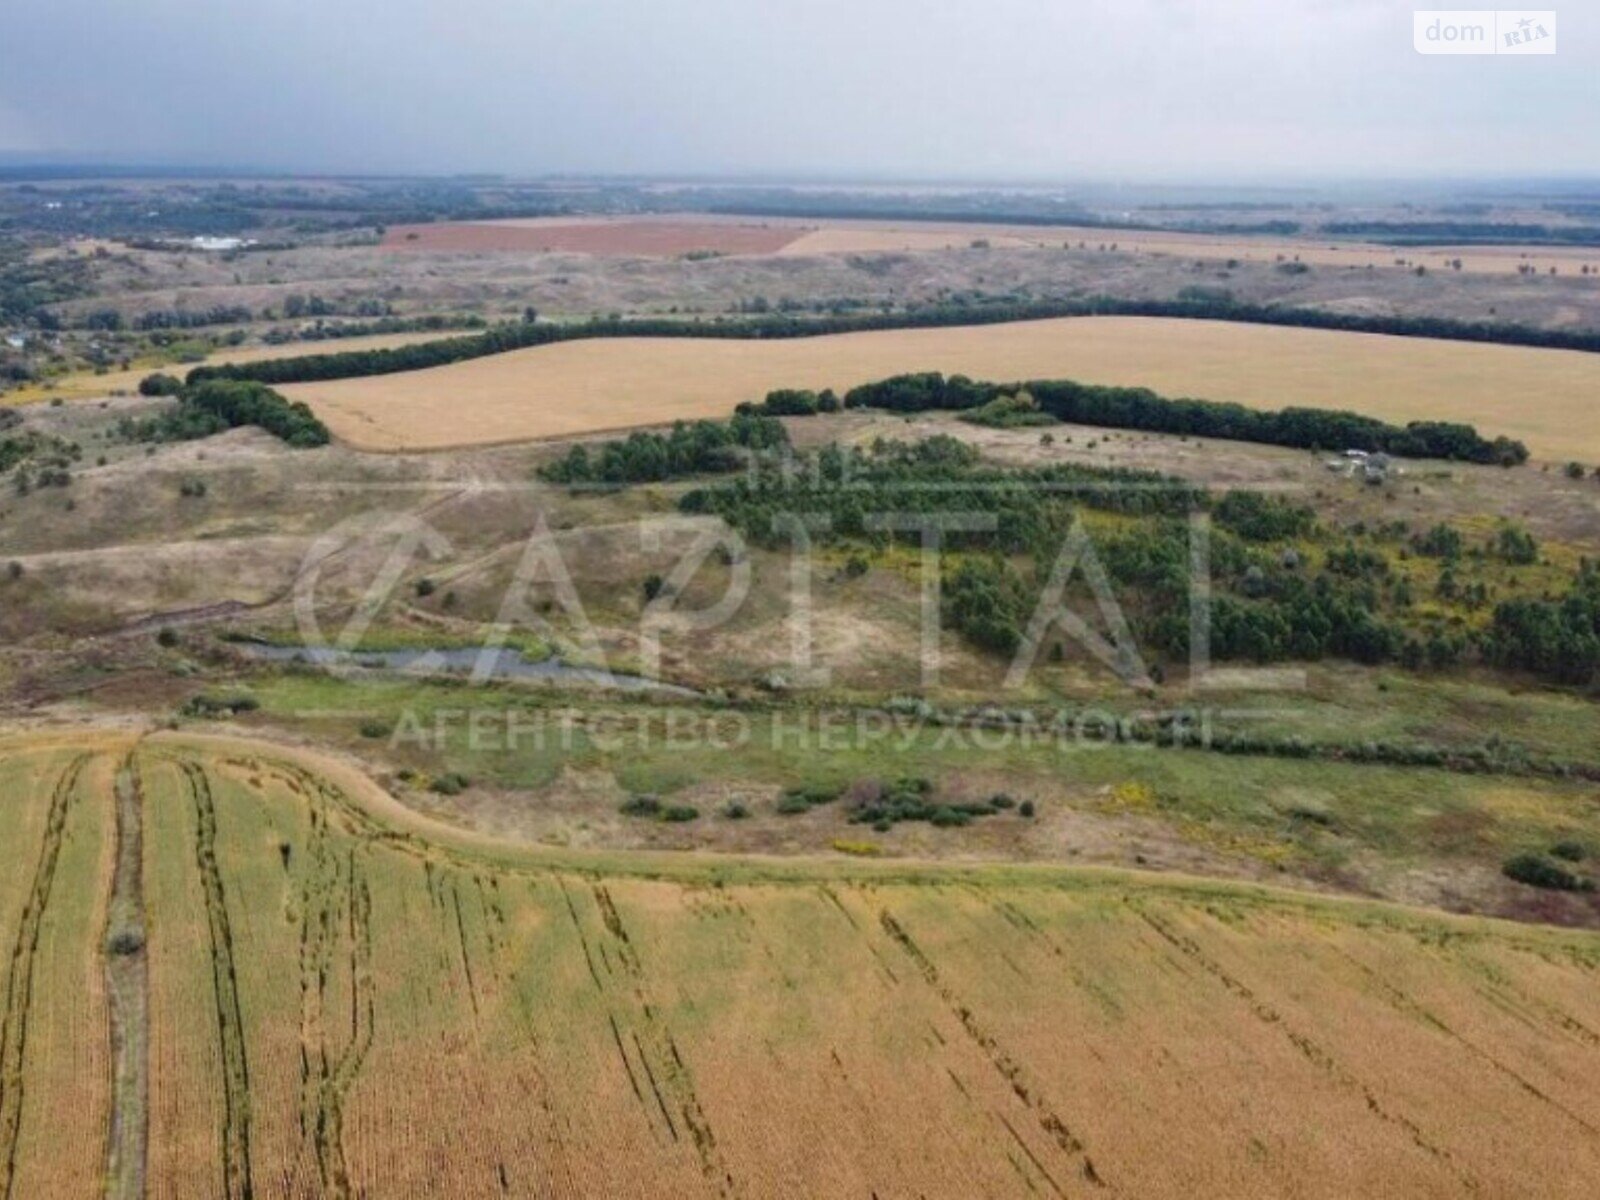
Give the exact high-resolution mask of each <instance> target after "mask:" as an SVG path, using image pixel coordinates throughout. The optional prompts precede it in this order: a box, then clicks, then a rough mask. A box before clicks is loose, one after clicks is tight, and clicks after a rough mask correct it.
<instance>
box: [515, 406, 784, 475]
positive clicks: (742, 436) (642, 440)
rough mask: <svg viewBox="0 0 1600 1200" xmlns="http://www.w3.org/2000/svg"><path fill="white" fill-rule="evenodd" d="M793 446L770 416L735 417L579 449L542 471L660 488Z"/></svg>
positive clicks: (678, 425)
mask: <svg viewBox="0 0 1600 1200" xmlns="http://www.w3.org/2000/svg"><path fill="white" fill-rule="evenodd" d="M788 444H789V436H788V434H787V433H785V432H784V428H783V425H782V424H781V423H780V422H778V421H776V420H774V419H773V418H771V417H762V416H748V415H745V414H737V415H735V416H734V417H733V418H732V419H731V420H728V421H695V422H693V423H689V422H684V421H680V422H678V423H677V424H676V425H674V426H673V427H672V431H671V432H670V433H666V434H660V433H642V432H641V433H633V434H630V435H629V436H628V437H626V438H624V439H622V440H620V441H612V442H604V443H601V444H600V445H599V446H596V447H594V448H593V449H591V448H590V447H588V446H584V445H577V446H574V447H573V448H572V449H571V450H569V451H568V452H567V454H566V455H565V457H563V458H560V459H558V460H557V461H555V462H553V463H551V464H550V465H549V466H547V467H545V468H544V469H543V470H541V471H540V475H542V476H543V477H544V478H545V479H548V480H550V481H551V482H553V483H659V482H661V481H663V480H667V479H681V478H683V477H685V476H690V475H706V474H711V473H713V472H718V471H732V470H735V469H737V468H738V467H740V466H741V465H743V463H744V462H745V461H746V457H747V455H748V454H749V453H759V452H762V451H769V450H776V449H779V448H781V447H783V446H787V445H788Z"/></svg>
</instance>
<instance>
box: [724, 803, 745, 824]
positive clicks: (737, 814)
mask: <svg viewBox="0 0 1600 1200" xmlns="http://www.w3.org/2000/svg"><path fill="white" fill-rule="evenodd" d="M722 815H723V816H724V817H726V818H727V819H728V820H730V821H742V820H744V819H745V818H746V817H748V816H749V815H750V809H749V807H748V806H746V805H745V804H744V803H743V802H741V801H739V800H732V801H729V802H728V803H727V804H726V805H724V806H723V809H722Z"/></svg>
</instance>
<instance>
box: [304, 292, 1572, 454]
mask: <svg viewBox="0 0 1600 1200" xmlns="http://www.w3.org/2000/svg"><path fill="white" fill-rule="evenodd" d="M929 370H940V371H945V372H950V373H954V372H960V373H963V374H967V375H971V376H974V377H976V378H983V379H993V380H1008V379H1044V378H1056V379H1060V378H1067V379H1077V380H1081V381H1083V382H1087V383H1104V384H1122V385H1129V386H1144V387H1149V388H1153V389H1154V390H1156V391H1158V392H1161V393H1163V394H1165V395H1169V396H1194V397H1199V398H1203V399H1208V400H1232V401H1237V402H1239V403H1242V404H1248V405H1252V406H1255V407H1259V408H1272V409H1275V408H1282V407H1286V406H1290V405H1309V406H1315V407H1324V408H1346V409H1352V410H1354V411H1356V412H1363V413H1368V414H1370V415H1372V416H1376V417H1382V418H1385V419H1387V420H1391V421H1397V422H1404V421H1409V420H1450V421H1465V422H1470V423H1473V424H1476V425H1477V426H1478V427H1479V429H1480V430H1481V431H1482V432H1484V433H1485V434H1487V435H1490V436H1494V435H1498V434H1506V435H1509V436H1511V437H1515V438H1520V439H1522V440H1523V441H1525V442H1526V443H1527V444H1528V446H1529V448H1530V449H1531V450H1532V451H1533V453H1534V455H1535V456H1536V457H1541V458H1547V459H1552V460H1566V459H1572V458H1577V459H1581V460H1585V461H1595V460H1597V459H1600V413H1597V412H1596V410H1595V406H1594V398H1595V397H1596V396H1597V395H1600V355H1593V354H1583V353H1580V352H1577V351H1567V350H1540V349H1528V348H1524V347H1515V346H1491V345H1478V344H1471V343H1463V342H1451V341H1442V340H1435V339H1426V338H1399V337H1388V336H1384V335H1380V334H1363V333H1341V332H1335V331H1329V330H1318V329H1294V328H1287V327H1278V326H1267V325H1245V324H1239V323H1233V322H1225V321H1189V320H1178V319H1165V318H1151V317H1077V318H1063V319H1060V320H1051V321H1024V322H1017V323H1014V324H1008V325H984V326H963V327H958V328H948V329H908V330H888V331H881V332H873V333H850V334H837V335H830V336H824V337H816V338H801V339H792V340H782V341H779V340H771V341H735V340H724V339H715V338H707V339H693V338H622V339H607V340H592V341H576V342H565V343H559V344H556V345H551V346H540V347H536V348H534V349H529V350H517V351H512V352H509V353H506V354H499V355H494V356H492V357H488V358H479V359H473V360H471V361H467V362H462V363H457V364H454V365H451V366H446V367H437V368H433V369H431V370H425V371H414V372H409V373H407V374H402V375H385V376H373V377H368V378H358V379H347V380H333V381H329V382H325V383H308V384H300V385H296V386H293V387H287V388H284V389H283V390H284V391H285V392H286V393H287V394H289V395H291V396H292V397H293V398H295V399H298V400H306V401H308V402H309V403H310V404H311V406H312V407H313V408H314V409H315V410H316V411H317V414H318V415H319V416H320V417H321V418H322V419H323V420H324V421H326V422H327V424H328V425H329V427H330V428H332V430H333V431H334V433H335V434H337V435H338V436H339V437H340V438H342V439H344V440H345V441H347V442H349V443H350V444H351V445H354V446H357V447H359V448H362V449H370V450H428V449H439V448H443V447H448V446H461V445H478V444H488V443H494V442H512V441H526V440H534V439H540V438H561V437H573V436H579V435H583V434H587V433H595V432H601V431H609V430H617V429H627V428H632V427H637V426H645V425H655V424H662V423H666V422H670V421H674V420H680V419H692V418H701V417H724V416H727V415H728V414H729V413H730V412H732V410H733V407H734V405H736V404H737V403H739V402H740V401H742V400H750V399H759V398H760V397H761V396H762V395H764V394H765V393H766V392H767V391H769V390H771V389H773V388H779V387H807V388H823V387H832V388H835V389H838V390H843V389H845V388H848V387H852V386H854V385H855V384H858V383H863V382H867V381H869V380H875V379H881V378H883V377H885V376H888V375H893V374H897V373H899V372H903V371H929Z"/></svg>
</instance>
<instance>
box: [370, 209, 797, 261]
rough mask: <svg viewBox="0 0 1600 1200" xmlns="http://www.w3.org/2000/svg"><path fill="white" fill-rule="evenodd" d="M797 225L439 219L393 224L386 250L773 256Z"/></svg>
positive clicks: (794, 235) (793, 234)
mask: <svg viewBox="0 0 1600 1200" xmlns="http://www.w3.org/2000/svg"><path fill="white" fill-rule="evenodd" d="M802 232H803V230H801V229H800V228H799V227H797V226H788V225H765V224H760V223H751V224H741V223H736V222H732V221H571V220H563V219H560V218H555V219H550V220H539V219H530V220H524V221H441V222H437V223H434V224H429V225H395V226H393V227H391V228H390V229H389V230H388V232H387V233H385V234H384V238H383V246H384V248H385V249H388V250H422V251H432V252H434V253H468V254H472V253H484V252H488V251H520V252H524V253H565V254H599V255H617V256H637V257H640V258H676V257H678V256H679V255H683V254H691V253H693V252H695V251H703V252H708V253H712V254H775V253H777V252H778V251H779V250H781V249H783V247H785V246H787V245H788V244H789V243H790V242H792V241H794V240H795V238H797V237H799V236H800V235H801V233H802Z"/></svg>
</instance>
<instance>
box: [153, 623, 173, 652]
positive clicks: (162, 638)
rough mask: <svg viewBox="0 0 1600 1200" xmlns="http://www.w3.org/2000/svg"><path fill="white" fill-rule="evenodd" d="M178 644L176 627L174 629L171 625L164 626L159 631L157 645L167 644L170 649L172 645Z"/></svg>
mask: <svg viewBox="0 0 1600 1200" xmlns="http://www.w3.org/2000/svg"><path fill="white" fill-rule="evenodd" d="M177 644H178V631H177V630H176V629H174V628H173V627H172V626H170V625H164V626H162V627H161V630H160V632H158V633H157V634H156V645H158V646H165V647H166V648H167V649H169V650H170V649H171V648H172V647H174V646H176V645H177Z"/></svg>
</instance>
